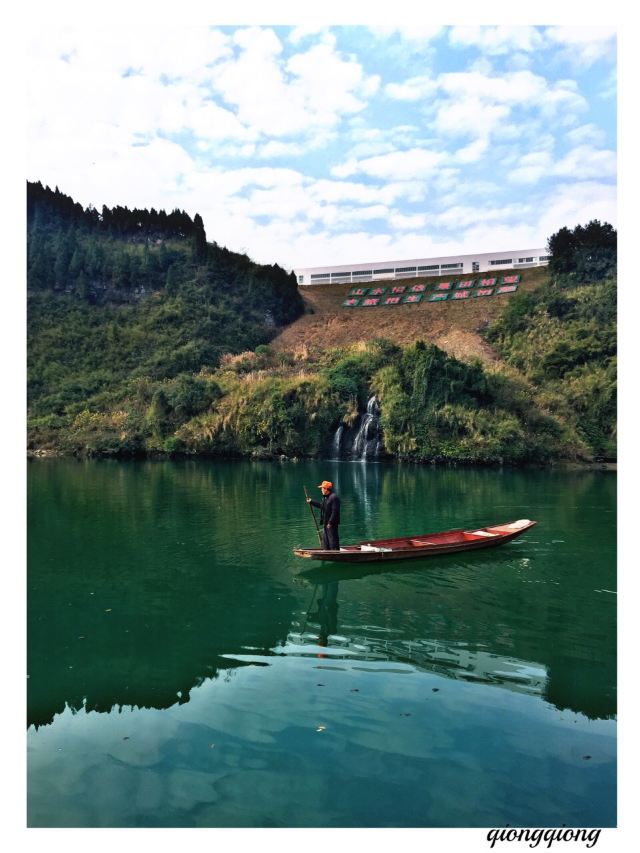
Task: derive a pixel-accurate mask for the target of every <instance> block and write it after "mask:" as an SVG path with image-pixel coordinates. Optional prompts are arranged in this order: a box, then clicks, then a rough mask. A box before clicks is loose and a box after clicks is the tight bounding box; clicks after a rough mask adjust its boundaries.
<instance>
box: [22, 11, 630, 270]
mask: <svg viewBox="0 0 640 853" xmlns="http://www.w3.org/2000/svg"><path fill="white" fill-rule="evenodd" d="M27 39H28V45H27V48H28V52H27V65H26V71H27V81H28V100H27V116H26V118H27V122H28V138H27V174H28V178H29V180H34V181H35V180H40V181H42V182H43V183H44V184H48V185H50V186H51V187H55V186H56V185H57V186H58V187H59V188H60V190H61V191H62V192H65V193H67V194H68V195H71V196H73V198H74V199H76V200H77V201H79V202H81V203H82V204H83V205H84V206H87V205H89V204H92V205H93V206H94V207H96V208H98V209H100V208H101V207H102V205H103V204H106V205H107V206H113V205H117V204H121V205H127V206H129V207H147V208H150V207H155V208H156V209H159V208H164V209H166V210H172V209H174V208H180V209H184V210H186V211H187V212H188V213H189V214H190V215H191V216H193V215H194V214H195V213H196V212H198V213H200V215H201V216H202V217H203V220H204V223H205V229H206V232H207V238H208V240H210V241H214V240H215V241H216V242H217V243H219V244H220V245H223V246H226V247H228V248H230V249H232V250H234V251H242V252H246V253H247V254H248V255H249V256H250V257H252V258H253V259H254V260H256V261H258V262H260V263H279V264H280V265H281V266H284V267H285V268H287V269H291V268H296V267H305V266H317V265H330V264H340V263H358V262H368V261H385V260H391V259H402V258H418V257H429V256H438V255H448V254H458V253H463V254H464V253H472V252H482V251H485V252H487V251H501V250H503V249H504V250H509V249H524V248H538V247H543V246H545V245H546V241H547V239H548V237H549V236H550V235H551V234H552V233H553V232H554V231H556V230H557V229H558V228H560V227H562V226H564V225H566V226H568V227H574V226H575V225H577V224H578V223H583V224H584V223H586V222H587V221H589V220H590V219H594V218H595V219H600V220H602V221H607V222H611V223H612V224H614V225H616V224H617V223H616V31H615V28H614V27H606V26H577V25H554V26H532V25H520V26H510V25H497V26H461V25H453V26H424V25H415V24H413V25H402V26H392V25H385V26H382V25H379V26H365V25H351V26H322V27H320V26H308V25H304V26H275V25H274V26H271V25H265V24H261V25H249V24H247V25H243V26H235V27H234V26H205V25H203V24H200V23H198V24H195V23H191V24H189V23H188V22H187V23H184V22H183V23H182V24H180V23H176V22H173V21H172V22H169V21H165V22H164V23H163V22H162V19H160V20H159V21H155V20H154V18H153V16H149V17H148V18H147V19H146V20H145V22H144V23H143V24H141V23H140V22H138V21H136V22H134V23H133V24H132V25H131V26H127V27H123V26H122V25H117V26H116V25H115V24H114V23H113V22H111V23H110V24H109V23H107V24H106V25H104V24H102V25H100V26H97V25H95V24H94V25H93V26H91V25H90V24H87V23H84V24H82V25H80V26H76V27H71V26H67V25H64V24H63V23H57V24H55V23H54V25H53V26H48V27H47V28H46V29H45V28H41V29H37V30H36V29H34V30H30V31H29V32H28V36H27Z"/></svg>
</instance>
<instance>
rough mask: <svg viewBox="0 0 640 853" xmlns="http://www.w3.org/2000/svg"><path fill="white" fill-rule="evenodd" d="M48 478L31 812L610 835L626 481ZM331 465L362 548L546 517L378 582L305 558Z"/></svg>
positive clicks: (142, 472)
mask: <svg viewBox="0 0 640 853" xmlns="http://www.w3.org/2000/svg"><path fill="white" fill-rule="evenodd" d="M28 473H29V492H28V495H29V516H28V534H29V552H28V553H29V572H28V631H29V634H28V681H27V685H28V737H27V742H28V814H29V824H30V825H31V826H87V827H109V826H128V827H132V826H141V827H161V826H180V827H189V826H194V827H197V826H200V827H222V826H228V827H236V826H238V827H240V826H242V827H276V826H278V827H314V826H317V827H349V826H360V827H373V826H388V827H408V826H416V827H479V826H483V827H484V826H500V825H503V826H504V825H505V824H507V823H508V824H510V825H511V826H518V825H520V826H561V825H562V824H566V825H567V826H613V825H615V822H616V741H615V725H616V724H615V714H616V685H615V675H616V663H615V661H616V648H615V628H616V573H615V519H616V514H615V512H616V508H615V496H616V482H615V474H611V473H594V472H587V473H585V472H579V473H567V472H512V471H502V472H501V471H484V470H479V471H478V470H460V469H456V470H434V469H432V468H428V467H413V466H401V465H388V466H387V465H375V464H367V465H364V464H360V463H355V464H354V463H340V462H325V463H315V462H314V463H299V464H293V463H289V464H284V465H280V464H268V463H249V462H237V463H214V462H184V463H180V462H177V463H176V462H155V463H154V462H141V463H118V462H74V461H67V460H50V461H45V460H38V461H34V462H33V463H31V464H30V465H29V472H28ZM325 478H327V479H331V480H333V482H334V483H335V484H336V486H337V489H338V491H339V493H340V495H341V497H342V504H343V524H342V526H341V538H342V540H343V541H344V542H348V541H357V540H361V539H365V538H382V537H384V536H394V535H401V534H403V533H410V534H419V533H425V532H429V531H434V530H446V529H450V528H453V527H460V526H467V525H469V526H472V525H473V526H480V525H484V524H488V523H492V522H499V521H510V520H513V519H516V518H533V519H535V520H537V521H538V526H537V527H535V528H533V529H532V530H531V531H529V532H528V533H526V534H525V535H524V536H523V537H522V538H521V539H518V540H516V541H514V542H512V543H508V544H506V545H504V546H502V547H500V548H496V549H488V550H486V551H484V552H478V553H475V554H471V555H469V554H460V555H455V554H453V555H448V556H446V557H440V558H438V557H434V558H431V559H425V560H416V561H411V562H410V563H398V564H396V565H395V567H394V565H393V564H391V566H389V565H385V567H384V571H382V570H381V569H379V568H373V569H372V568H371V567H370V568H367V567H366V566H364V567H362V566H361V567H360V568H358V569H355V567H344V568H343V569H339V568H338V569H336V568H335V567H332V565H331V564H319V563H309V562H308V561H303V560H299V559H297V558H296V557H294V556H293V555H292V553H291V549H292V548H293V547H296V546H299V545H307V546H313V545H314V543H315V542H316V541H317V538H316V534H315V529H314V527H313V523H312V520H311V517H310V513H309V509H308V507H307V506H306V505H305V503H304V494H303V490H302V487H303V485H305V484H306V485H307V487H308V488H309V489H310V490H311V489H312V488H313V489H315V486H316V484H317V483H319V482H320V481H321V480H322V479H325ZM315 491H317V490H315ZM312 566H317V567H319V568H311V567H312Z"/></svg>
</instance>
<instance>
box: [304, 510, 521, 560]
mask: <svg viewBox="0 0 640 853" xmlns="http://www.w3.org/2000/svg"><path fill="white" fill-rule="evenodd" d="M535 524H536V522H535V521H530V520H529V519H528V518H521V519H519V520H518V521H508V522H505V523H504V524H492V525H490V526H489V527H477V528H473V529H472V530H446V531H444V532H442V533H424V534H422V535H421V536H398V537H396V538H395V539H372V540H370V541H369V542H358V543H356V544H355V545H343V546H342V547H341V548H340V550H339V551H327V550H324V549H323V548H294V550H293V553H294V554H295V555H296V557H304V558H306V559H307V560H327V561H331V562H336V563H364V562H371V561H373V560H410V559H416V558H418V557H430V556H432V555H434V554H452V553H454V552H455V551H475V550H477V549H478V548H490V547H493V546H494V545H502V544H504V543H505V542H511V540H512V539H515V538H516V537H517V536H521V535H522V534H523V533H524V532H525V530H529V529H530V528H531V527H533V526H534V525H535Z"/></svg>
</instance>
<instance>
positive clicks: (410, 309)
mask: <svg viewBox="0 0 640 853" xmlns="http://www.w3.org/2000/svg"><path fill="white" fill-rule="evenodd" d="M514 272H520V271H514ZM505 274H508V272H507V273H505V272H502V271H501V273H500V275H505ZM487 275H488V274H487ZM521 275H522V282H521V284H520V288H519V292H522V291H525V292H528V291H531V290H535V289H536V288H537V287H539V286H540V284H541V283H542V282H543V281H545V280H546V279H547V276H548V271H547V269H546V267H538V268H535V269H528V270H525V271H524V272H521ZM441 280H443V278H442V276H441V277H439V278H419V279H415V278H413V279H407V280H406V281H402V282H394V284H415V283H416V282H417V281H419V282H423V281H424V282H427V283H429V284H431V283H433V282H434V281H441ZM381 284H384V282H382V283H381ZM352 287H353V285H351V284H346V285H344V284H337V285H318V286H313V287H303V288H300V292H301V293H302V296H303V298H304V301H305V303H306V306H307V311H310V310H311V311H313V312H314V313H313V314H311V313H306V314H305V315H304V316H302V317H299V318H298V319H297V320H296V321H295V322H294V323H292V324H291V325H290V326H288V327H287V328H285V329H284V330H283V331H282V332H281V333H280V334H279V335H278V337H276V338H275V339H274V340H273V341H272V343H271V346H272V347H273V348H275V349H277V350H280V351H285V350H290V351H294V352H295V351H296V350H300V349H301V348H303V347H306V348H307V350H308V351H309V354H310V355H311V356H313V355H314V354H318V353H320V352H322V351H324V350H327V349H329V348H331V347H343V346H348V345H350V344H353V343H357V342H358V341H367V340H370V339H371V338H376V337H382V338H387V339H388V340H391V341H393V342H394V343H397V344H400V345H406V344H410V343H413V342H414V341H415V340H417V339H418V338H421V339H422V340H424V341H427V342H429V343H433V344H435V345H436V346H439V347H440V348H441V349H443V350H445V352H447V353H448V354H449V355H452V356H455V357H456V358H460V359H462V360H468V359H469V358H471V357H477V358H480V359H481V361H483V362H486V363H488V364H495V363H496V362H497V360H498V357H497V355H496V354H495V352H494V351H493V349H492V348H491V347H490V346H489V345H488V344H487V343H486V342H485V341H484V340H483V339H482V338H481V333H482V332H483V331H484V330H485V329H486V328H487V327H488V325H489V324H490V323H492V322H493V321H494V320H495V319H496V318H497V317H498V316H499V315H500V313H501V312H502V311H503V310H504V307H505V304H506V303H507V301H508V300H509V299H511V298H512V297H511V295H505V296H495V297H494V296H491V297H486V298H481V299H468V300H464V301H461V302H450V301H448V300H447V301H446V302H427V301H426V300H423V301H422V302H420V303H418V304H417V305H396V306H393V307H389V308H384V307H380V306H377V307H375V308H343V307H342V301H343V300H344V298H345V297H346V295H347V293H348V292H349V291H350V290H351V288H352Z"/></svg>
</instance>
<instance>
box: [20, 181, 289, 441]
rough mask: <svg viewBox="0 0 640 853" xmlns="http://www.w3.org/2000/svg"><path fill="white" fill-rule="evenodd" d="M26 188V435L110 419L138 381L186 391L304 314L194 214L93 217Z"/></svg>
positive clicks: (284, 284) (273, 275)
mask: <svg viewBox="0 0 640 853" xmlns="http://www.w3.org/2000/svg"><path fill="white" fill-rule="evenodd" d="M27 189H28V191H27V225H28V335H29V348H28V352H29V364H28V368H29V370H28V392H29V414H30V416H31V421H30V425H31V428H33V429H35V430H36V434H37V431H38V430H40V431H41V430H42V429H46V430H49V431H51V430H53V432H54V433H55V432H57V431H58V430H60V429H63V430H64V429H66V428H68V427H69V426H70V425H71V424H72V423H73V422H74V419H75V418H76V416H77V415H79V414H80V413H81V412H82V411H84V410H85V409H86V410H91V411H92V412H94V413H95V412H96V411H101V412H104V411H110V410H111V408H112V407H113V406H114V405H116V403H117V401H118V400H119V399H121V398H122V397H123V396H126V394H127V393H128V388H129V386H130V384H131V383H132V382H134V383H135V382H136V381H137V380H138V379H139V378H141V377H145V378H146V379H147V380H149V381H153V380H161V379H171V378H174V377H182V380H181V381H182V382H187V381H189V380H190V378H191V376H192V374H194V373H197V372H198V371H200V370H202V369H211V368H214V367H215V366H216V365H217V364H218V362H219V360H220V357H221V355H222V354H223V353H228V352H232V353H233V352H240V351H242V350H245V349H247V348H254V347H256V346H258V345H260V344H261V343H265V342H266V341H268V340H269V339H270V338H271V337H272V335H273V333H274V330H275V329H276V328H277V327H278V326H281V325H284V324H286V323H289V322H291V320H293V319H294V318H295V317H297V316H298V315H299V314H300V313H301V312H302V310H303V304H302V300H301V299H300V297H299V295H298V290H297V286H296V282H295V276H293V275H291V274H287V273H286V272H285V271H284V270H283V269H281V268H280V267H278V266H260V265H258V264H255V263H254V262H252V261H251V260H250V259H249V258H248V257H246V256H245V255H239V254H235V253H233V252H229V251H228V250H226V249H224V248H221V247H219V246H217V245H216V244H215V243H213V244H211V243H207V241H206V235H205V232H204V227H203V223H202V219H201V218H200V216H198V215H197V214H196V216H195V217H194V219H193V220H191V218H190V217H189V216H188V215H187V214H186V213H184V212H181V211H178V210H175V211H173V212H172V213H170V214H166V213H165V212H164V211H159V212H157V211H155V210H153V209H152V210H151V211H141V210H128V209H127V208H123V207H117V208H114V209H113V210H110V209H108V208H106V207H103V209H102V213H101V214H98V213H97V211H95V210H94V209H92V208H88V209H86V210H83V209H82V207H81V205H79V204H77V203H75V202H74V201H73V200H72V199H71V198H69V197H68V196H65V195H64V194H63V193H61V192H59V190H58V189H56V190H55V191H52V190H50V189H49V188H48V187H43V186H42V185H41V184H39V183H37V184H28V188H27ZM125 446H126V445H125ZM116 449H117V448H116ZM136 449H137V445H136Z"/></svg>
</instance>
